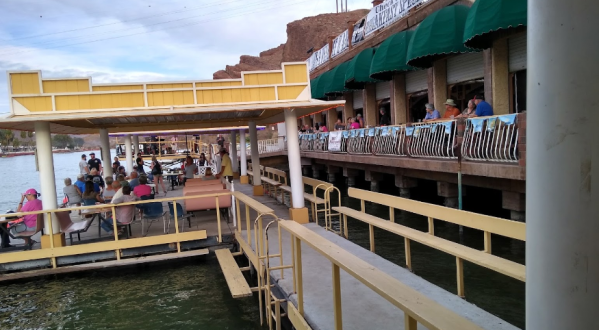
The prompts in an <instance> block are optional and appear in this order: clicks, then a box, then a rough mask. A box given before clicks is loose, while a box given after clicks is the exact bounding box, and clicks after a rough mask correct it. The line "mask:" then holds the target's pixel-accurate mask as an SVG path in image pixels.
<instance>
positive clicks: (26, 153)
mask: <svg viewBox="0 0 599 330" xmlns="http://www.w3.org/2000/svg"><path fill="white" fill-rule="evenodd" d="M92 150H97V149H89V150H65V149H56V150H52V153H53V154H70V153H74V152H87V151H92ZM32 155H35V151H20V152H3V153H0V158H11V157H17V156H32Z"/></svg>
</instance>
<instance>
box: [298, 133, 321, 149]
mask: <svg viewBox="0 0 599 330" xmlns="http://www.w3.org/2000/svg"><path fill="white" fill-rule="evenodd" d="M316 135H317V134H300V136H299V144H300V151H314V141H315V140H316V137H317V136H316Z"/></svg>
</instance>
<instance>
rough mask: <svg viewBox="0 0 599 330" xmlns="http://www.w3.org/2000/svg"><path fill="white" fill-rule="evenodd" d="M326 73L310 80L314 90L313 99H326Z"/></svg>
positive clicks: (312, 90)
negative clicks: (324, 77)
mask: <svg viewBox="0 0 599 330" xmlns="http://www.w3.org/2000/svg"><path fill="white" fill-rule="evenodd" d="M323 76H324V74H322V75H320V76H318V77H316V78H314V79H312V80H310V88H311V92H312V98H313V99H324V98H326V96H325V95H324V86H323V85H324V84H325V83H324V81H325V79H323Z"/></svg>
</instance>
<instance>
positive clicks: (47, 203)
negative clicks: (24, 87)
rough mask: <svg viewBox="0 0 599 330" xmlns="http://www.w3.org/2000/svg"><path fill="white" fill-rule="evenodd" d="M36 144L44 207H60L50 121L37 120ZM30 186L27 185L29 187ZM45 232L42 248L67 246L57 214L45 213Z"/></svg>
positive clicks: (35, 125)
mask: <svg viewBox="0 0 599 330" xmlns="http://www.w3.org/2000/svg"><path fill="white" fill-rule="evenodd" d="M34 129H35V144H36V148H37V163H38V165H39V166H38V167H39V173H40V174H39V179H40V188H41V189H40V191H39V193H41V199H42V208H43V209H44V210H55V209H57V208H58V203H57V197H56V182H55V181H54V158H53V156H52V135H51V134H50V123H48V122H35V123H34ZM28 188H29V187H25V189H28ZM50 221H52V232H50ZM44 233H45V235H42V242H41V244H42V249H47V248H50V247H51V240H52V241H53V242H54V246H55V247H58V246H65V245H66V243H65V239H64V234H62V233H60V223H59V222H58V219H57V218H56V216H55V215H51V216H50V218H48V216H47V215H44Z"/></svg>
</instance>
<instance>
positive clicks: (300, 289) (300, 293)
mask: <svg viewBox="0 0 599 330" xmlns="http://www.w3.org/2000/svg"><path fill="white" fill-rule="evenodd" d="M293 239H294V240H295V260H296V261H295V279H296V281H297V285H296V287H297V310H298V311H299V313H300V315H301V316H304V284H303V280H302V241H301V240H300V239H299V238H297V237H293Z"/></svg>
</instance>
